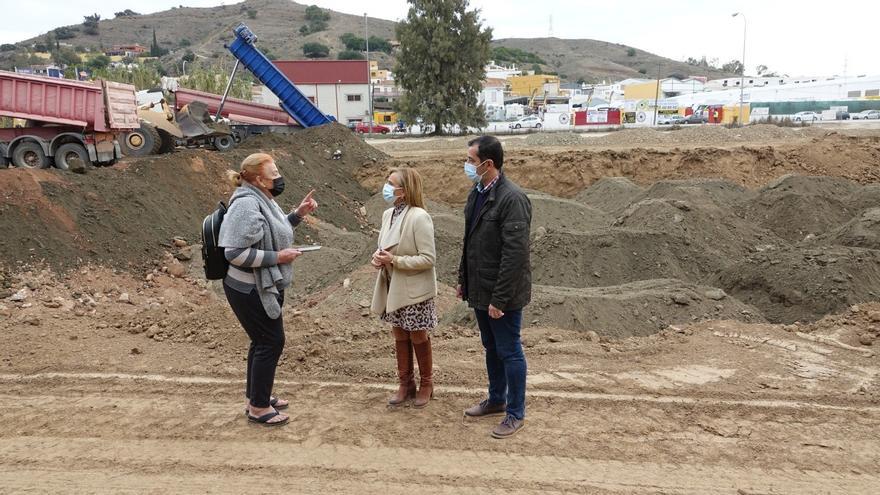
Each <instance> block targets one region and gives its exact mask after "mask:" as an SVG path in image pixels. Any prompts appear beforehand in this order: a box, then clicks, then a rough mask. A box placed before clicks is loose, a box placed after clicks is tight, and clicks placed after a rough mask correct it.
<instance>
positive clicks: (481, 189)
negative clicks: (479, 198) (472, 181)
mask: <svg viewBox="0 0 880 495" xmlns="http://www.w3.org/2000/svg"><path fill="white" fill-rule="evenodd" d="M499 179H501V172H498V175H496V176H495V178H494V179H492V182H490V183H489V184H487V185H486V186H485V187H483V183H482V182H477V192H478V193H480V194H484V193H486V191H488V190H490V189H492V187H494V186H495V184H496V183H497V182H498V180H499Z"/></svg>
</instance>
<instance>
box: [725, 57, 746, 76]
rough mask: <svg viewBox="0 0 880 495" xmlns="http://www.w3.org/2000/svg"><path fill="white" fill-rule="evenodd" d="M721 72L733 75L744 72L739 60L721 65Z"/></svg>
mask: <svg viewBox="0 0 880 495" xmlns="http://www.w3.org/2000/svg"><path fill="white" fill-rule="evenodd" d="M721 70H723V71H724V72H732V73H734V74H742V73H743V71H744V70H745V67H744V66H743V64H742V62H740V61H739V60H731V61H730V62H727V63H726V64H724V65H722V66H721Z"/></svg>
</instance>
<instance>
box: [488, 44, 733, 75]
mask: <svg viewBox="0 0 880 495" xmlns="http://www.w3.org/2000/svg"><path fill="white" fill-rule="evenodd" d="M492 46H493V47H498V46H503V47H506V48H516V49H520V50H524V51H528V52H532V53H534V54H535V55H537V56H538V57H540V58H541V59H542V60H543V61H544V62H546V64H543V67H544V69H545V70H550V71H552V72H556V73H558V74H559V75H560V76H562V79H564V80H567V81H577V80H578V79H579V78H583V79H584V80H586V81H588V82H601V81H602V80H603V79H604V80H608V81H614V80H621V79H626V78H630V77H644V78H649V79H652V78H656V77H657V68H658V65H659V66H660V74H661V77H668V76H670V75H680V76H685V77H687V76H708V77H709V78H710V79H717V78H722V77H730V76H732V75H733V74H729V73H725V72H723V71H720V70H714V69H710V70H708V71H707V70H706V69H703V68H700V67H694V66H692V65H688V64H686V63H684V62H680V61H677V60H672V59H668V58H665V57H661V56H659V55H655V54H653V53H650V52H646V51H644V50H640V49H638V48H634V51H635V53H633V55H632V56H630V55H629V53H631V52H630V47H629V46H626V45H621V44H617V43H608V42H605V41H597V40H571V39H559V38H506V39H501V40H495V41H493V42H492ZM520 66H521V67H522V68H524V69H530V68H531V64H526V65H523V64H520ZM639 69H642V70H644V71H645V73H644V74H643V73H641V72H639Z"/></svg>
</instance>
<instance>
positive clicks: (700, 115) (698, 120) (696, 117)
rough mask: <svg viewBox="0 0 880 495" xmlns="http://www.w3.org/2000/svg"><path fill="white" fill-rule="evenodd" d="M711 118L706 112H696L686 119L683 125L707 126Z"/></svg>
mask: <svg viewBox="0 0 880 495" xmlns="http://www.w3.org/2000/svg"><path fill="white" fill-rule="evenodd" d="M708 122H709V116H708V115H707V114H706V113H704V112H694V113H692V114H690V115H688V116H687V117H685V118H684V121H683V122H682V123H683V124H707V123H708Z"/></svg>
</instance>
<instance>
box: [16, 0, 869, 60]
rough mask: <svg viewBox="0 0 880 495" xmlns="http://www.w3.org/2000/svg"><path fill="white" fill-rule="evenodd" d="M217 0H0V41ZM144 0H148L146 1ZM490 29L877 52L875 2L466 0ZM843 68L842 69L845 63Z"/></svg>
mask: <svg viewBox="0 0 880 495" xmlns="http://www.w3.org/2000/svg"><path fill="white" fill-rule="evenodd" d="M222 3H226V4H228V5H231V4H235V3H237V2H234V1H227V2H221V1H219V0H173V1H169V0H149V1H148V2H144V1H141V2H134V1H129V0H115V1H113V2H108V1H106V0H34V1H31V2H27V1H24V0H0V12H3V16H2V18H3V23H2V25H0V26H2V27H0V43H9V42H15V41H20V40H22V39H27V38H30V37H32V36H35V35H38V34H41V33H44V32H46V31H47V30H49V29H51V28H54V27H57V26H61V25H67V24H78V23H80V22H82V16H83V15H84V13H89V12H97V13H99V14H101V16H102V17H104V18H112V17H113V13H114V12H116V11H119V10H124V9H126V8H130V9H132V10H135V11H138V12H141V13H149V12H155V11H159V10H164V9H168V8H170V7H171V6H176V5H180V4H183V5H186V6H188V7H211V6H216V5H220V4H222ZM300 3H314V4H316V5H319V6H321V7H325V8H329V9H332V10H336V11H340V12H345V13H349V14H358V15H362V14H364V13H367V14H368V15H369V16H370V17H379V18H383V19H390V20H399V19H401V18H403V17H405V16H406V11H407V3H406V0H376V1H363V0H311V1H310V2H306V1H305V0H303V1H301V2H300ZM147 5H149V7H147ZM471 6H472V7H476V8H479V9H480V10H481V11H482V18H483V20H484V23H485V24H486V25H488V26H491V27H492V28H493V29H494V34H495V38H496V39H497V38H509V37H519V38H534V37H545V36H548V35H549V34H550V26H551V16H552V35H553V36H555V37H557V38H592V39H597V40H602V41H611V42H616V43H623V44H626V45H631V46H635V47H637V48H640V49H643V50H647V51H650V52H653V53H657V54H659V55H663V56H665V57H669V58H673V59H677V60H684V59H686V58H687V57H696V58H699V57H701V56H703V55H706V56H707V57H708V58H709V59H712V58H717V59H719V60H720V61H721V62H722V63H723V62H726V61H728V60H732V59H739V58H741V57H742V48H743V47H742V41H743V38H742V35H743V20H742V17H737V18H732V17H731V14H733V13H734V12H737V11H741V12H743V13H744V14H745V16H746V18H747V20H748V32H747V45H746V66H747V67H748V70H749V71H750V72H751V71H753V70H754V67H755V66H756V65H757V64H764V65H767V66H769V67H770V69H771V70H774V71H777V72H779V73H786V74H789V75H791V76H798V75H820V76H824V75H834V74H838V75H842V74H843V73H844V70H846V73H847V74H848V75H857V74H880V57H878V56H877V46H878V38H877V36H878V34H877V33H878V31H880V30H878V27H880V26H878V19H880V2H877V1H868V0H837V1H835V2H822V3H821V4H819V3H818V2H812V1H803V0H800V1H798V0H729V1H724V2H719V1H698V0H678V1H660V2H658V1H655V0H629V1H618V0H604V1H592V0H542V1H535V0H472V1H471ZM845 68H846V69H845Z"/></svg>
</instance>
